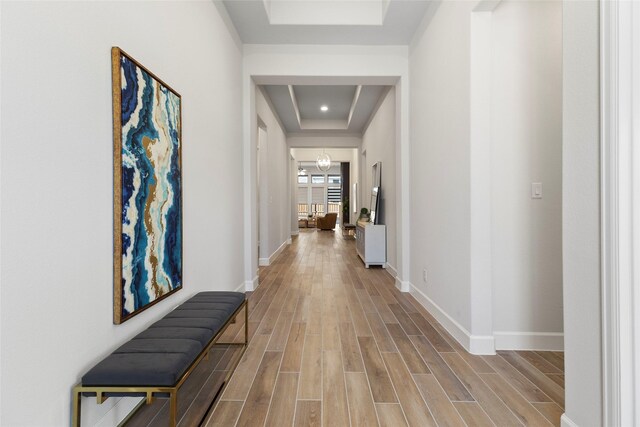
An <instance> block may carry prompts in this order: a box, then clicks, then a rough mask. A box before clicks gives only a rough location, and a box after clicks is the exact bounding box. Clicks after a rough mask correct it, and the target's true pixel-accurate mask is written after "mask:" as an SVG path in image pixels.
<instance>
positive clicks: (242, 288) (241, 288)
mask: <svg viewBox="0 0 640 427" xmlns="http://www.w3.org/2000/svg"><path fill="white" fill-rule="evenodd" d="M246 290H247V285H246V282H242V283H240V285H239V286H238V287H237V288H235V289H234V290H233V292H245V291H246Z"/></svg>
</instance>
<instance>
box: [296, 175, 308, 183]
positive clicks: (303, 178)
mask: <svg viewBox="0 0 640 427" xmlns="http://www.w3.org/2000/svg"><path fill="white" fill-rule="evenodd" d="M308 183H309V175H298V184H308Z"/></svg>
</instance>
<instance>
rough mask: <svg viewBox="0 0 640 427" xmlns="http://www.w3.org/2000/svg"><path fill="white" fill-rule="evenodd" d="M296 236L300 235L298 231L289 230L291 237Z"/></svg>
mask: <svg viewBox="0 0 640 427" xmlns="http://www.w3.org/2000/svg"><path fill="white" fill-rule="evenodd" d="M298 234H300V230H299V229H297V230H291V235H292V236H297V235H298Z"/></svg>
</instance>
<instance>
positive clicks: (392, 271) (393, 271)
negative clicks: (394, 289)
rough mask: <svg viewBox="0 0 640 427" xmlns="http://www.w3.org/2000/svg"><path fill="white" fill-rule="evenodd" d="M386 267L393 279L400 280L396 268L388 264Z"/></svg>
mask: <svg viewBox="0 0 640 427" xmlns="http://www.w3.org/2000/svg"><path fill="white" fill-rule="evenodd" d="M384 267H385V269H386V270H387V273H389V274H390V275H391V277H393V278H394V279H397V278H398V270H396V268H395V267H394V266H393V265H391V264H389V263H386V265H385V266H384Z"/></svg>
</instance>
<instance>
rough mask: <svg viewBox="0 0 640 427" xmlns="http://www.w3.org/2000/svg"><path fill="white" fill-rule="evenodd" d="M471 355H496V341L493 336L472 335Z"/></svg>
mask: <svg viewBox="0 0 640 427" xmlns="http://www.w3.org/2000/svg"><path fill="white" fill-rule="evenodd" d="M469 353H471V354H491V355H493V354H496V341H495V339H494V338H493V336H492V335H470V336H469Z"/></svg>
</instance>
